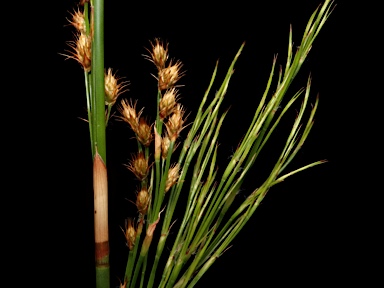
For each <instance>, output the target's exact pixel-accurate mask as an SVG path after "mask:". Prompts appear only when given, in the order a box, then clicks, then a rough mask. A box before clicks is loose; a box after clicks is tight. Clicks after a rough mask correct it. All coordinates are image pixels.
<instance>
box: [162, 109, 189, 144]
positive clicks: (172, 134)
mask: <svg viewBox="0 0 384 288" xmlns="http://www.w3.org/2000/svg"><path fill="white" fill-rule="evenodd" d="M184 113H185V111H184V109H183V107H182V106H181V104H177V106H176V108H175V110H174V112H173V114H172V115H171V116H170V117H169V118H168V121H167V123H165V126H166V128H167V132H168V136H169V139H170V140H171V141H172V142H175V141H176V139H177V137H179V134H180V132H181V130H183V128H184V127H183V124H184V120H183V116H184Z"/></svg>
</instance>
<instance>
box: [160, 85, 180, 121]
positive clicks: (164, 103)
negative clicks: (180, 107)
mask: <svg viewBox="0 0 384 288" xmlns="http://www.w3.org/2000/svg"><path fill="white" fill-rule="evenodd" d="M177 98H178V95H177V90H176V89H175V88H172V89H170V90H167V91H166V92H165V94H164V96H163V97H162V98H161V100H160V103H159V114H160V119H161V120H163V119H164V118H166V117H167V116H169V115H170V114H171V113H172V112H173V111H174V110H175V106H176V101H177Z"/></svg>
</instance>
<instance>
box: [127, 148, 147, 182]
mask: <svg viewBox="0 0 384 288" xmlns="http://www.w3.org/2000/svg"><path fill="white" fill-rule="evenodd" d="M127 168H128V170H130V171H131V172H133V174H135V176H136V178H137V179H138V180H140V181H143V180H144V179H145V178H146V177H147V175H148V170H149V167H148V159H146V158H145V156H144V153H143V152H139V153H138V154H137V155H135V156H133V158H132V160H131V161H130V162H129V164H128V165H127Z"/></svg>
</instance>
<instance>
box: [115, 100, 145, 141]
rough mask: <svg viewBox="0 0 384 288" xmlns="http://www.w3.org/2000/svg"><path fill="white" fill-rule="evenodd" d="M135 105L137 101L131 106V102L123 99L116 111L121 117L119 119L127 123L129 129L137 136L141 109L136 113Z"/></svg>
mask: <svg viewBox="0 0 384 288" xmlns="http://www.w3.org/2000/svg"><path fill="white" fill-rule="evenodd" d="M136 103H137V101H136V102H135V103H134V104H132V101H128V100H127V99H123V101H121V105H120V106H119V107H118V108H117V109H118V110H119V112H120V114H121V115H122V116H121V117H120V118H121V119H122V120H123V121H125V122H127V123H128V124H129V125H130V126H131V129H132V130H133V131H134V132H135V133H136V134H137V131H138V129H139V118H140V115H141V113H142V112H143V109H141V110H140V111H139V112H138V113H136Z"/></svg>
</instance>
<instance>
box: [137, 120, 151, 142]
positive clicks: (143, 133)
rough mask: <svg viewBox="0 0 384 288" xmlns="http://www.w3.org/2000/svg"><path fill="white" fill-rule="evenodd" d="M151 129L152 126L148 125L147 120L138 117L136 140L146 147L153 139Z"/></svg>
mask: <svg viewBox="0 0 384 288" xmlns="http://www.w3.org/2000/svg"><path fill="white" fill-rule="evenodd" d="M151 130H152V128H151V126H149V125H148V123H147V121H146V120H145V119H144V118H140V121H139V126H138V129H137V133H136V136H137V140H139V141H140V143H141V144H143V145H144V146H145V147H148V146H149V145H150V144H151V142H152V140H153V135H152V133H151Z"/></svg>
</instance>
